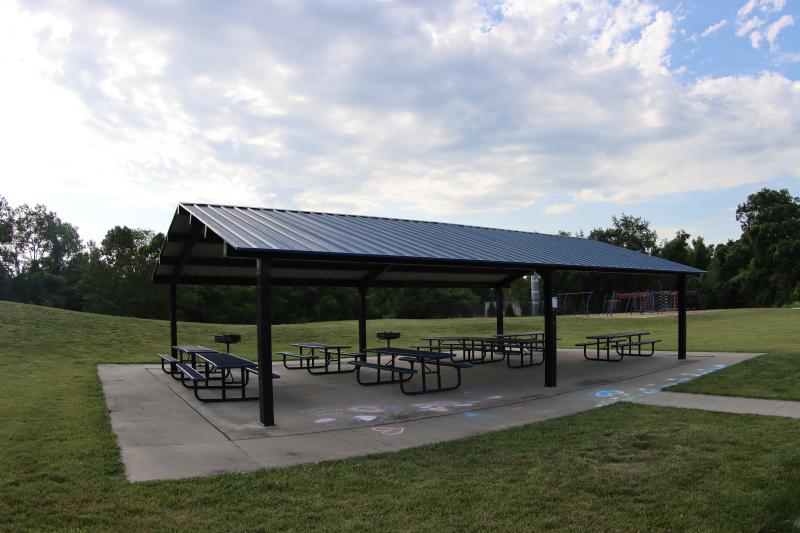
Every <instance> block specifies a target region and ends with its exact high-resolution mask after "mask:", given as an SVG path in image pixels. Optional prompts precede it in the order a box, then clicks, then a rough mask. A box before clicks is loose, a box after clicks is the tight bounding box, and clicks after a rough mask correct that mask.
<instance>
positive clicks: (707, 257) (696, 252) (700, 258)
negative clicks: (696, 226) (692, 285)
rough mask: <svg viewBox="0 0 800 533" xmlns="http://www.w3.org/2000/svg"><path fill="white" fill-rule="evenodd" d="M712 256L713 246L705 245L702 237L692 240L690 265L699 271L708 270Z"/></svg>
mask: <svg viewBox="0 0 800 533" xmlns="http://www.w3.org/2000/svg"><path fill="white" fill-rule="evenodd" d="M713 256H714V245H711V246H708V245H706V242H705V240H703V237H700V236H698V237H697V238H695V239H692V254H691V257H692V265H693V266H694V267H695V268H699V269H700V270H708V267H709V265H711V258H712V257H713Z"/></svg>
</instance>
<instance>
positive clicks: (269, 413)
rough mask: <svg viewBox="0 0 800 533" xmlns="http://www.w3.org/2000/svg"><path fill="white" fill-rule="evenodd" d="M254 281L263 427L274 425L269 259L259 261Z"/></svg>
mask: <svg viewBox="0 0 800 533" xmlns="http://www.w3.org/2000/svg"><path fill="white" fill-rule="evenodd" d="M256 268H257V274H256V280H257V291H256V302H257V304H256V305H257V320H258V324H256V334H257V337H258V339H257V340H258V411H259V419H260V421H261V423H262V424H263V425H265V426H274V425H275V406H274V399H273V397H272V317H271V313H272V287H271V283H270V282H271V280H270V264H269V259H259V260H258V266H257V267H256Z"/></svg>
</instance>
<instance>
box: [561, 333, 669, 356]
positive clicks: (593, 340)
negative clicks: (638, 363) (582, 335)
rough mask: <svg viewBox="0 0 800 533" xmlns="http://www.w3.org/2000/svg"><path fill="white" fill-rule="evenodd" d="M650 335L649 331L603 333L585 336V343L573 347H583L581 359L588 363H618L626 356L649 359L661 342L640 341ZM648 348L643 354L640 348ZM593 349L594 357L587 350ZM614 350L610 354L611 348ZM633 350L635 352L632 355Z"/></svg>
mask: <svg viewBox="0 0 800 533" xmlns="http://www.w3.org/2000/svg"><path fill="white" fill-rule="evenodd" d="M647 335H650V332H649V331H623V332H617V333H603V334H600V335H587V336H586V338H587V339H589V340H588V341H586V342H579V343H577V344H575V346H582V347H583V357H584V358H586V359H587V360H589V361H612V362H615V363H618V362H620V361H622V359H623V357H625V356H626V355H631V356H638V357H649V356H651V355H653V354H654V353H655V347H656V343H658V342H661V340H660V339H650V338H648V339H642V337H645V336H647ZM648 345H649V346H650V353H643V352H642V346H648ZM590 347H591V348H594V349H595V353H594V355H590V353H589V348H590ZM612 347H613V348H614V353H613V354H612V352H611V348H612ZM634 348H636V352H635V353H634V351H633V350H634ZM603 351H605V359H603V358H602V352H603Z"/></svg>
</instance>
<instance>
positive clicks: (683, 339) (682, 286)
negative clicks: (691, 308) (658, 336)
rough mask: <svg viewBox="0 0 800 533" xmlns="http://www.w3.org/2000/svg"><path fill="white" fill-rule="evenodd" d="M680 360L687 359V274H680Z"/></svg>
mask: <svg viewBox="0 0 800 533" xmlns="http://www.w3.org/2000/svg"><path fill="white" fill-rule="evenodd" d="M678 359H686V274H678Z"/></svg>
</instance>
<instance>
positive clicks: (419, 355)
mask: <svg viewBox="0 0 800 533" xmlns="http://www.w3.org/2000/svg"><path fill="white" fill-rule="evenodd" d="M367 351H368V352H372V353H377V354H383V355H391V356H404V357H414V358H416V359H420V360H423V359H430V360H436V359H450V358H451V357H453V354H451V353H444V352H429V351H427V350H412V349H411V348H388V347H387V348H367Z"/></svg>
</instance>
